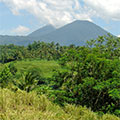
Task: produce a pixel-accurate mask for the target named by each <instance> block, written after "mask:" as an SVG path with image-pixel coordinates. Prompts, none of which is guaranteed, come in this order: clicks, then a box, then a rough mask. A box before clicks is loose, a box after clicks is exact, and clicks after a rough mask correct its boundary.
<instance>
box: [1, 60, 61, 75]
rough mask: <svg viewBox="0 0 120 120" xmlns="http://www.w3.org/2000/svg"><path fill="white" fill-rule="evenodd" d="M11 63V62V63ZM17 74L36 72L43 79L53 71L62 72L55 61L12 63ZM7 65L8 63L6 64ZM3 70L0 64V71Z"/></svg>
mask: <svg viewBox="0 0 120 120" xmlns="http://www.w3.org/2000/svg"><path fill="white" fill-rule="evenodd" d="M11 63H12V62H11ZM13 63H14V65H15V67H16V68H17V69H18V72H17V73H18V74H19V73H24V72H27V71H29V70H33V69H34V70H37V71H38V72H39V73H40V74H42V76H43V77H51V76H52V75H53V73H54V72H53V70H58V69H59V70H63V69H62V68H61V67H60V65H59V64H58V63H57V61H47V60H22V61H15V62H13ZM7 64H9V63H7ZM3 68H4V65H3V64H0V70H2V69H3Z"/></svg>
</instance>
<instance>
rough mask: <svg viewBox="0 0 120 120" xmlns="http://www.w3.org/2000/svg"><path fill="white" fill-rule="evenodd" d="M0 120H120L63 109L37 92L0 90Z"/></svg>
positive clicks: (84, 109)
mask: <svg viewBox="0 0 120 120" xmlns="http://www.w3.org/2000/svg"><path fill="white" fill-rule="evenodd" d="M0 120H120V118H118V117H116V116H114V115H109V114H105V115H103V116H98V115H97V114H96V113H94V112H92V111H91V110H90V109H87V108H85V107H81V106H78V107H76V106H74V105H66V106H65V108H61V107H59V106H58V105H55V104H53V103H51V102H50V101H49V100H48V99H47V98H46V97H45V96H43V95H42V96H37V95H36V93H35V92H31V93H26V92H25V91H20V90H18V91H16V92H12V91H10V90H8V89H0Z"/></svg>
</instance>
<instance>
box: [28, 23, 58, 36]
mask: <svg viewBox="0 0 120 120" xmlns="http://www.w3.org/2000/svg"><path fill="white" fill-rule="evenodd" d="M55 30H56V28H55V27H53V26H52V25H47V26H45V27H43V28H40V29H38V30H36V31H34V32H32V33H31V34H29V35H28V36H29V37H40V36H43V35H46V34H48V33H51V32H53V31H55Z"/></svg>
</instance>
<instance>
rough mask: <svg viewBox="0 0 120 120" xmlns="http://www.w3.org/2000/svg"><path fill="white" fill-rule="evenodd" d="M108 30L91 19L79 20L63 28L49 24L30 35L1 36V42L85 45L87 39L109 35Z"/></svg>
mask: <svg viewBox="0 0 120 120" xmlns="http://www.w3.org/2000/svg"><path fill="white" fill-rule="evenodd" d="M107 33H108V32H107V31H105V30H104V29H102V28H101V27H99V26H97V25H96V24H94V23H92V22H89V21H81V20H77V21H74V22H72V23H70V24H67V25H65V26H63V27H61V28H58V29H55V28H54V27H53V26H51V25H49V26H46V27H44V28H42V29H38V30H37V31H34V32H32V33H31V34H29V35H28V36H0V44H16V45H28V44H30V43H32V42H33V41H38V40H40V41H44V42H52V41H53V42H55V43H59V44H61V45H70V44H74V45H84V44H85V42H86V41H87V40H91V39H96V38H97V37H98V36H102V35H107Z"/></svg>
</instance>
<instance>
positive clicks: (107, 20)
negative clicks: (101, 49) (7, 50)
mask: <svg viewBox="0 0 120 120" xmlns="http://www.w3.org/2000/svg"><path fill="white" fill-rule="evenodd" d="M61 1H62V2H61ZM119 6H120V1H119V0H114V1H113V0H0V35H27V34H29V33H30V32H32V31H34V30H36V29H38V28H40V27H43V26H45V25H47V24H52V25H54V26H55V27H57V28H59V27H61V26H63V25H65V24H67V23H70V22H72V21H74V20H89V21H92V22H94V23H95V24H97V25H99V26H101V27H102V28H104V29H105V30H107V31H109V32H111V33H112V34H114V35H116V36H118V35H120V7H119Z"/></svg>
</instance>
